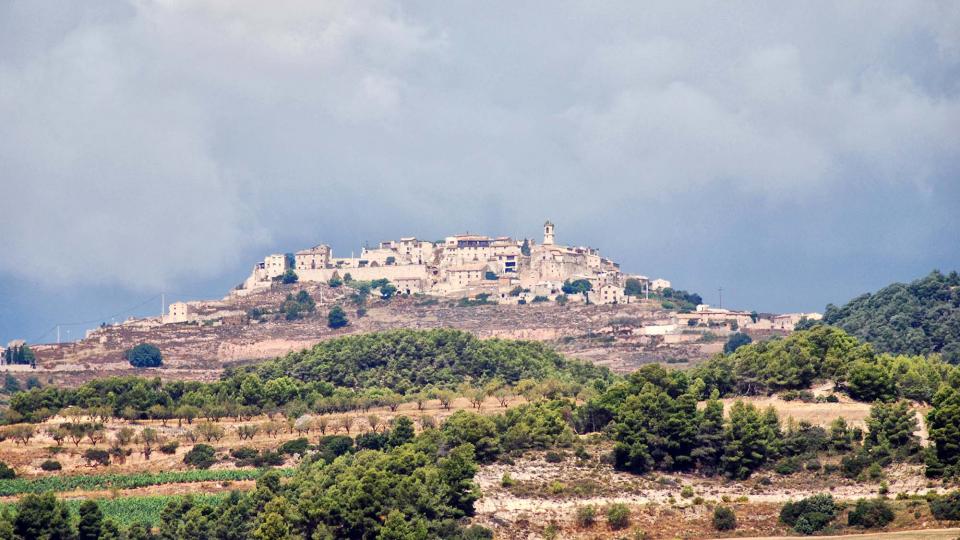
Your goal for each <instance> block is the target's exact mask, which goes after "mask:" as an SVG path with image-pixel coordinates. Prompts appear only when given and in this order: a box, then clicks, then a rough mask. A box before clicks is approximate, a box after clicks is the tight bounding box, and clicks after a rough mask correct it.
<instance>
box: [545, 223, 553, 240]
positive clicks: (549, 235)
mask: <svg viewBox="0 0 960 540" xmlns="http://www.w3.org/2000/svg"><path fill="white" fill-rule="evenodd" d="M543 245H545V246H552V245H553V223H550V220H549V219H548V220H547V222H546V223H544V224H543Z"/></svg>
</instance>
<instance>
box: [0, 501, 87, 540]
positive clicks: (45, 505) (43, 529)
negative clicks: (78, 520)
mask: <svg viewBox="0 0 960 540" xmlns="http://www.w3.org/2000/svg"><path fill="white" fill-rule="evenodd" d="M70 523H71V522H70V510H69V509H68V508H67V505H66V504H65V503H64V502H63V501H61V500H58V499H57V498H56V496H55V495H54V494H53V493H50V492H47V493H44V494H42V495H36V494H32V493H31V494H28V495H26V496H24V497H23V498H22V499H20V502H19V503H18V504H17V517H16V518H15V519H14V521H13V528H14V532H15V533H16V534H17V537H18V538H23V539H26V538H43V539H45V540H71V539H72V538H73V532H74V531H73V527H72V526H71V524H70Z"/></svg>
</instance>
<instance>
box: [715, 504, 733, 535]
mask: <svg viewBox="0 0 960 540" xmlns="http://www.w3.org/2000/svg"><path fill="white" fill-rule="evenodd" d="M713 528H714V529H716V530H718V531H732V530H734V529H736V528H737V516H736V514H734V513H733V510H732V509H731V508H730V507H728V506H718V507H716V508H715V509H714V510H713Z"/></svg>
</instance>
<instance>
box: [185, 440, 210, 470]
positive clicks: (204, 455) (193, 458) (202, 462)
mask: <svg viewBox="0 0 960 540" xmlns="http://www.w3.org/2000/svg"><path fill="white" fill-rule="evenodd" d="M216 454H217V452H216V450H214V449H213V447H212V446H210V445H208V444H198V445H196V446H194V447H193V448H191V449H190V451H189V452H187V453H186V454H184V456H183V462H184V463H186V464H187V465H190V466H191V467H196V468H198V469H209V468H210V466H211V465H213V464H214V463H216V462H217V457H216Z"/></svg>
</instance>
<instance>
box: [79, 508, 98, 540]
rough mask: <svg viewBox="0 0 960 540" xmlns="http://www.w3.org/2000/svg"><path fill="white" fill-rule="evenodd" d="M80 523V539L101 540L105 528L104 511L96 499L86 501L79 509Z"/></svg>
mask: <svg viewBox="0 0 960 540" xmlns="http://www.w3.org/2000/svg"><path fill="white" fill-rule="evenodd" d="M78 513H79V514H80V523H79V524H78V525H77V539H78V540H99V538H100V533H101V531H102V528H103V512H101V511H100V506H99V505H98V504H97V502H96V501H93V500H90V499H88V500H86V501H84V502H83V503H82V504H81V505H80V508H79V510H78Z"/></svg>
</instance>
